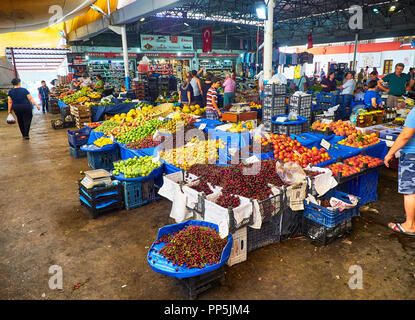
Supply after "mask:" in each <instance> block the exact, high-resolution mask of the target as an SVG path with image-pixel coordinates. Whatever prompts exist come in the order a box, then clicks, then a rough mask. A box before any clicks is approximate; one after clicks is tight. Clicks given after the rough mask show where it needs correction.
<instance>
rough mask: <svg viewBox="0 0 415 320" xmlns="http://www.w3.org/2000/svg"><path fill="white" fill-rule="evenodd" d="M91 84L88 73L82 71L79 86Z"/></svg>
mask: <svg viewBox="0 0 415 320" xmlns="http://www.w3.org/2000/svg"><path fill="white" fill-rule="evenodd" d="M91 86H92V81H91V78H90V77H88V75H87V74H86V73H84V74H83V75H82V78H81V84H80V87H81V88H85V87H91Z"/></svg>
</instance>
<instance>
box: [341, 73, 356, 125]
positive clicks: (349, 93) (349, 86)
mask: <svg viewBox="0 0 415 320" xmlns="http://www.w3.org/2000/svg"><path fill="white" fill-rule="evenodd" d="M355 87H356V80H354V76H353V73H352V72H347V73H346V78H345V82H344V83H343V85H341V86H339V87H338V88H339V89H341V90H342V92H341V94H342V95H343V98H344V100H343V107H344V109H345V111H346V112H345V117H346V118H348V117H350V114H351V111H352V110H351V105H352V101H353V97H354V95H353V94H354V89H355Z"/></svg>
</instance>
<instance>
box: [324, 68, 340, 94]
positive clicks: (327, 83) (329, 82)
mask: <svg viewBox="0 0 415 320" xmlns="http://www.w3.org/2000/svg"><path fill="white" fill-rule="evenodd" d="M321 87H322V88H321V91H322V92H331V91H335V90H336V88H337V84H336V80H335V79H334V72H330V74H329V76H328V77H325V78H323V80H321Z"/></svg>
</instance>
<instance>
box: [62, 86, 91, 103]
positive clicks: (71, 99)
mask: <svg viewBox="0 0 415 320" xmlns="http://www.w3.org/2000/svg"><path fill="white" fill-rule="evenodd" d="M90 92H92V89H91V88H88V87H84V88H82V89H81V90H79V91H76V92H75V93H73V94H69V95H66V96H65V97H63V98H62V101H63V103H65V104H73V103H79V102H86V101H89V98H88V97H87V96H88V94H89V93H90Z"/></svg>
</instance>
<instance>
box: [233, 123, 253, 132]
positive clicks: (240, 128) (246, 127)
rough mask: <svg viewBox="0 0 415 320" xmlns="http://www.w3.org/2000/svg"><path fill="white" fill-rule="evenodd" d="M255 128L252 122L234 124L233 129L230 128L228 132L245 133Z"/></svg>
mask: <svg viewBox="0 0 415 320" xmlns="http://www.w3.org/2000/svg"><path fill="white" fill-rule="evenodd" d="M253 128H254V124H253V123H252V122H251V121H248V122H246V123H241V122H240V123H238V124H236V123H234V124H232V127H231V128H229V129H228V130H226V131H229V132H232V133H241V132H245V131H250V130H252V129H253Z"/></svg>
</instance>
